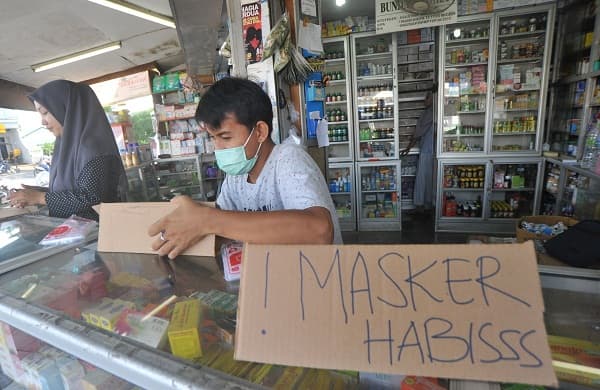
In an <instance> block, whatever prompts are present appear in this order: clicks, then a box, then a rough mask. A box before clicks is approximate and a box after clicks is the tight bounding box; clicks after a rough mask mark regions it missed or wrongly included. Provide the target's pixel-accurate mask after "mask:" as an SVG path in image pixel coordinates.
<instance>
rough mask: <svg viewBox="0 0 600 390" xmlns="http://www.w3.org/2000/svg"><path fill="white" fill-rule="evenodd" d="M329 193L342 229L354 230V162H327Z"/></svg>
mask: <svg viewBox="0 0 600 390" xmlns="http://www.w3.org/2000/svg"><path fill="white" fill-rule="evenodd" d="M327 177H328V179H329V193H330V194H331V199H333V205H334V206H335V211H336V213H337V216H338V219H339V221H340V227H341V229H342V230H344V231H353V230H356V191H355V190H356V188H355V185H354V183H355V177H354V163H335V164H329V167H328V168H327Z"/></svg>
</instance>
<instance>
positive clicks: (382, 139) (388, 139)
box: [359, 138, 395, 143]
mask: <svg viewBox="0 0 600 390" xmlns="http://www.w3.org/2000/svg"><path fill="white" fill-rule="evenodd" d="M394 140H395V139H394V138H378V139H361V140H359V142H360V143H367V142H391V141H394Z"/></svg>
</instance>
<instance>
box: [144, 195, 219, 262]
mask: <svg viewBox="0 0 600 390" xmlns="http://www.w3.org/2000/svg"><path fill="white" fill-rule="evenodd" d="M171 202H173V203H174V204H176V205H177V206H178V207H177V209H176V210H175V211H173V212H171V213H170V214H169V215H166V216H165V217H163V218H161V219H159V220H158V221H156V222H155V223H154V224H152V226H150V228H149V229H148V235H150V236H156V237H155V239H154V241H153V242H152V249H154V250H158V254H159V255H161V256H167V255H168V256H169V258H170V259H174V258H175V257H177V256H178V255H179V254H181V253H182V252H184V251H185V250H186V249H188V248H189V247H191V246H192V245H194V244H195V243H197V242H198V241H200V240H201V239H202V237H204V236H205V235H207V234H209V233H212V232H211V231H210V230H209V229H207V223H208V222H209V221H210V220H211V218H213V217H212V213H214V212H215V211H216V209H213V208H211V207H206V206H202V205H199V204H197V203H195V202H194V201H193V200H192V199H190V198H189V197H187V196H178V197H176V198H173V199H172V200H171Z"/></svg>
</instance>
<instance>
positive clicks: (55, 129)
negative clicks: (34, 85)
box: [33, 102, 63, 137]
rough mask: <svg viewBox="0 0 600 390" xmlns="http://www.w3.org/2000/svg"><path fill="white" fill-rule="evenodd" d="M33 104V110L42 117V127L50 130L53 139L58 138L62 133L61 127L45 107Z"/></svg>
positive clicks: (36, 103)
mask: <svg viewBox="0 0 600 390" xmlns="http://www.w3.org/2000/svg"><path fill="white" fill-rule="evenodd" d="M33 104H35V109H36V110H37V112H39V113H40V115H41V117H42V126H44V127H45V128H47V129H48V130H50V131H51V132H52V134H54V136H55V137H60V136H61V135H62V133H63V127H62V125H61V124H60V122H59V121H58V120H56V118H55V117H54V115H52V113H51V112H50V111H48V110H47V109H46V107H44V106H42V105H41V104H39V103H38V102H33Z"/></svg>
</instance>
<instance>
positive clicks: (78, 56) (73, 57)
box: [31, 42, 121, 72]
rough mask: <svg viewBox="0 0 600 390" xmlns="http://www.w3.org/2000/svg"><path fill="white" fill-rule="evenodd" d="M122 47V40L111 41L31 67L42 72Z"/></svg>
mask: <svg viewBox="0 0 600 390" xmlns="http://www.w3.org/2000/svg"><path fill="white" fill-rule="evenodd" d="M120 48H121V42H111V43H108V44H106V45H102V46H98V47H93V48H91V49H87V50H83V51H80V52H77V53H73V54H69V55H66V56H64V57H59V58H55V59H53V60H50V61H46V62H42V63H39V64H35V65H31V69H32V70H33V71H34V72H41V71H44V70H48V69H52V68H56V67H57V66H62V65H65V64H70V63H71V62H75V61H80V60H83V59H86V58H90V57H93V56H97V55H98V54H103V53H108V52H109V51H113V50H117V49H120Z"/></svg>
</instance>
